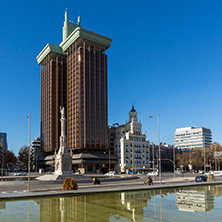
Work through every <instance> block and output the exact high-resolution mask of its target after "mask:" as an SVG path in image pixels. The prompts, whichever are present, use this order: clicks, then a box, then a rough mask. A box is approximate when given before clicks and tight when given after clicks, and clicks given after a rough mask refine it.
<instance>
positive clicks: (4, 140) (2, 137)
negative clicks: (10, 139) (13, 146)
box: [0, 133, 8, 156]
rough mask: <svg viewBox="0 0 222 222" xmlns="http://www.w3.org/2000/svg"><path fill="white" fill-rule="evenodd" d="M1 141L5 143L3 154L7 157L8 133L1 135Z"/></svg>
mask: <svg viewBox="0 0 222 222" xmlns="http://www.w3.org/2000/svg"><path fill="white" fill-rule="evenodd" d="M0 141H2V143H3V149H2V153H3V156H5V154H6V151H7V150H8V144H7V133H0Z"/></svg>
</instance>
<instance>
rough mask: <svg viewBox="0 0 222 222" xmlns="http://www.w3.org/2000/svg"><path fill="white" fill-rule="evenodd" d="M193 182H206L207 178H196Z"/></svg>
mask: <svg viewBox="0 0 222 222" xmlns="http://www.w3.org/2000/svg"><path fill="white" fill-rule="evenodd" d="M195 181H196V182H206V181H207V176H196V178H195Z"/></svg>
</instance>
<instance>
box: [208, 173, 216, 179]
mask: <svg viewBox="0 0 222 222" xmlns="http://www.w3.org/2000/svg"><path fill="white" fill-rule="evenodd" d="M207 181H215V176H214V175H213V174H209V175H208V178H207Z"/></svg>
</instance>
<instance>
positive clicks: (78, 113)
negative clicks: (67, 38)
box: [67, 39, 108, 152]
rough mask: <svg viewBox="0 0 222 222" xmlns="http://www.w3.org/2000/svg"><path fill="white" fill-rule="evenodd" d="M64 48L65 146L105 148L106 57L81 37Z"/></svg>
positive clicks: (87, 149) (91, 148)
mask: <svg viewBox="0 0 222 222" xmlns="http://www.w3.org/2000/svg"><path fill="white" fill-rule="evenodd" d="M67 51H68V53H67V54H68V56H67V62H68V72H67V74H68V75H67V79H68V81H67V89H68V93H67V98H68V103H67V111H68V123H67V126H68V147H69V148H70V149H73V151H74V152H93V150H94V151H97V150H104V149H107V148H108V127H107V126H108V113H107V56H106V55H105V53H104V50H101V49H99V48H96V46H95V44H93V43H91V42H87V41H85V40H84V39H82V41H81V42H80V43H79V45H77V44H73V45H71V46H70V47H69V48H68V50H67ZM78 150H79V151H78Z"/></svg>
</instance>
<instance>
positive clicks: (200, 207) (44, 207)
mask: <svg viewBox="0 0 222 222" xmlns="http://www.w3.org/2000/svg"><path fill="white" fill-rule="evenodd" d="M218 187H219V188H218ZM221 188H222V187H221V186H211V187H210V186H205V187H192V188H180V189H162V190H146V191H135V192H118V193H104V194H94V195H87V196H73V197H59V198H42V199H36V200H34V201H15V202H1V201H0V221H1V222H2V221H13V218H16V217H17V218H18V216H19V217H21V218H22V217H23V218H22V219H20V220H17V221H41V222H44V221H47V222H48V221H53V222H56V221H61V222H66V221H72V222H77V221H78V222H82V221H83V222H90V221H93V222H94V221H102V222H106V221H107V222H108V221H133V222H136V221H178V220H177V219H178V217H184V221H186V220H187V219H188V218H187V217H191V218H189V219H190V221H192V217H193V216H194V214H189V212H191V211H192V212H196V213H198V211H201V212H202V213H203V211H211V212H212V211H213V209H214V205H215V201H214V198H215V197H214V195H215V196H217V197H219V196H221V192H222V189H221ZM175 197H176V201H175ZM175 202H176V203H175ZM25 204H26V205H25ZM217 209H218V208H217ZM12 210H13V211H12ZM183 211H186V212H185V213H186V216H184V215H183V214H184V213H183ZM11 212H13V214H12V213H11ZM27 212H28V213H27ZM187 213H188V214H187ZM181 215H183V216H181ZM204 216H206V215H204ZM211 216H212V215H211ZM9 217H12V219H11V220H9ZM6 218H7V219H6ZM36 218H37V219H36ZM185 219H186V220H185ZM205 219H207V218H205ZM180 221H183V220H182V219H181V220H180Z"/></svg>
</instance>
